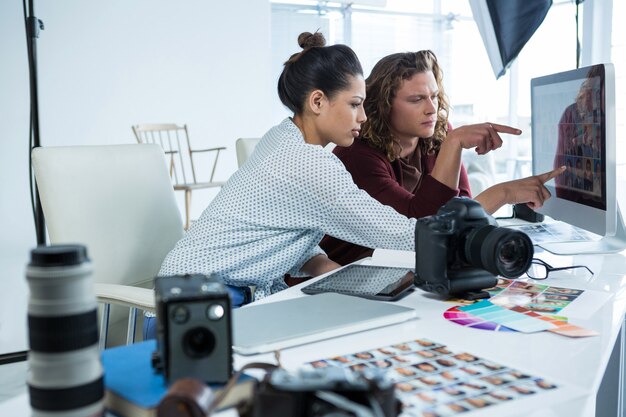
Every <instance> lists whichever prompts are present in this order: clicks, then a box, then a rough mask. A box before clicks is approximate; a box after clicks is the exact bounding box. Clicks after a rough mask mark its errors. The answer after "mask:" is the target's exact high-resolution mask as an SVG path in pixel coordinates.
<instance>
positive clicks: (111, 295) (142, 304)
mask: <svg viewBox="0 0 626 417" xmlns="http://www.w3.org/2000/svg"><path fill="white" fill-rule="evenodd" d="M94 291H95V293H96V297H97V299H98V302H100V303H106V304H115V305H122V306H126V307H131V308H132V307H135V308H138V309H141V310H144V311H151V312H154V290H152V289H148V288H141V287H133V286H130V285H119V284H102V283H96V284H94Z"/></svg>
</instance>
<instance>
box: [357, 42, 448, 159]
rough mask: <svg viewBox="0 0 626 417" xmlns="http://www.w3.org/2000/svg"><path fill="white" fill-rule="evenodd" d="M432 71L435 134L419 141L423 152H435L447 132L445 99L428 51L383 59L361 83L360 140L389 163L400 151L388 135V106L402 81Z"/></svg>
mask: <svg viewBox="0 0 626 417" xmlns="http://www.w3.org/2000/svg"><path fill="white" fill-rule="evenodd" d="M427 71H432V73H433V75H434V76H435V80H436V81H437V87H438V89H439V93H438V95H437V98H438V102H439V104H438V109H437V123H436V124H435V133H434V135H433V136H432V137H430V138H420V141H419V145H418V146H419V147H420V149H421V150H422V152H423V153H428V152H433V151H434V152H438V151H439V148H440V147H441V142H443V139H444V138H445V137H446V134H447V132H448V109H449V105H448V100H447V97H446V95H445V93H444V89H443V72H442V70H441V68H440V67H439V63H438V62H437V57H436V56H435V54H434V53H433V52H432V51H428V50H424V51H418V52H405V53H398V54H392V55H388V56H386V57H384V58H383V59H381V60H380V61H378V62H377V63H376V65H375V66H374V68H373V69H372V73H371V74H370V76H369V77H368V78H367V80H365V84H366V88H367V90H366V91H367V94H366V98H365V102H364V104H363V106H364V107H365V114H367V121H366V122H365V123H364V124H363V130H362V139H363V140H364V141H366V142H367V143H368V144H369V145H370V146H372V147H374V148H376V149H380V150H381V151H383V152H384V153H385V155H386V156H387V158H389V160H390V161H393V160H395V159H396V158H397V157H398V155H399V154H400V151H401V150H402V149H401V147H400V144H399V143H398V141H397V139H396V138H394V136H393V134H392V133H391V117H390V116H391V103H392V102H393V99H394V98H395V97H396V93H397V92H398V89H399V88H400V87H401V85H402V82H404V81H405V80H408V79H410V78H412V77H413V76H414V75H415V74H418V73H422V72H427Z"/></svg>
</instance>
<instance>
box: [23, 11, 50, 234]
mask: <svg viewBox="0 0 626 417" xmlns="http://www.w3.org/2000/svg"><path fill="white" fill-rule="evenodd" d="M24 6H25V5H24ZM33 14H34V6H33V0H29V1H28V16H27V17H26V10H25V13H24V15H25V18H26V22H25V24H26V45H27V48H28V70H29V74H30V77H29V78H30V141H29V145H30V151H31V152H32V150H33V149H34V148H37V147H40V146H41V139H40V135H39V97H38V89H37V38H38V37H39V30H40V29H44V26H43V22H42V21H41V20H39V19H37V18H36V17H35V16H33ZM28 159H29V161H30V154H29V156H28ZM28 166H29V172H28V175H29V178H30V181H31V198H32V195H33V190H32V188H33V185H32V184H33V181H34V180H33V170H32V166H31V163H30V162H29V164H28ZM34 188H35V190H34V195H35V197H34V202H33V206H34V207H33V216H34V221H35V232H36V234H37V245H45V244H46V224H45V219H44V215H43V210H42V208H41V200H40V199H39V190H38V189H37V184H36V183H35V185H34Z"/></svg>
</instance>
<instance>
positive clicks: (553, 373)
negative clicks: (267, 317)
mask: <svg viewBox="0 0 626 417" xmlns="http://www.w3.org/2000/svg"><path fill="white" fill-rule="evenodd" d="M536 256H537V257H540V258H541V259H543V260H545V261H547V262H548V263H550V264H551V265H553V266H567V265H573V264H581V263H582V264H584V265H587V266H588V267H589V268H591V270H592V271H594V273H595V275H594V276H590V275H589V273H587V272H586V271H584V270H582V269H581V270H571V271H564V272H562V273H553V274H551V275H550V278H549V279H548V280H546V281H542V282H541V283H547V284H549V285H553V286H561V287H570V288H578V289H583V290H594V291H598V292H599V295H601V296H603V298H604V300H605V302H604V303H603V304H602V305H600V306H597V309H596V310H595V311H591V313H590V315H589V316H588V317H585V316H586V314H580V312H578V314H577V315H579V316H581V317H570V322H571V323H572V324H575V325H579V326H581V327H584V328H588V329H593V330H596V331H597V332H599V333H600V335H599V336H595V337H588V338H580V339H574V338H568V337H564V336H559V335H555V334H551V333H548V332H539V333H533V334H522V333H508V332H489V331H484V330H476V329H471V328H465V327H462V326H459V325H457V324H455V323H452V322H449V321H447V320H446V319H444V318H443V315H442V314H443V312H444V311H445V310H447V309H448V308H450V307H452V306H453V305H454V304H451V303H446V302H441V301H438V300H436V299H434V298H433V297H431V296H429V295H428V294H427V293H424V292H422V291H420V290H416V291H415V292H414V293H413V294H411V295H409V296H408V297H406V298H404V299H402V300H400V301H399V302H398V303H399V304H401V305H405V306H412V307H414V308H416V309H417V310H418V314H419V316H420V319H419V320H413V321H410V322H406V323H402V324H398V325H394V326H388V327H385V328H380V329H373V330H370V331H367V332H361V333H356V334H352V335H347V336H343V337H340V338H335V339H330V340H326V341H321V342H317V343H312V344H309V345H305V346H300V347H294V348H290V349H285V350H283V351H281V360H282V363H283V365H284V366H285V367H286V368H288V369H295V368H297V367H298V366H299V365H301V364H302V363H304V362H308V361H312V360H315V359H323V358H328V357H332V356H335V355H342V354H348V353H354V352H357V351H362V350H368V349H373V348H377V347H383V346H387V345H391V344H394V343H400V342H404V341H408V340H411V339H415V338H418V337H425V338H428V339H431V340H434V341H436V342H440V343H444V344H447V345H449V346H450V348H451V349H452V350H454V351H459V352H460V351H468V352H470V353H473V354H475V355H477V356H480V357H482V358H485V359H489V360H492V361H494V362H498V363H500V364H503V365H507V366H510V367H513V368H516V369H518V370H521V371H525V372H528V373H530V374H532V375H535V376H541V377H544V378H546V379H548V380H550V381H551V382H555V383H557V384H558V383H562V384H564V386H565V388H564V389H563V390H561V389H560V388H559V389H557V390H555V391H552V392H550V393H542V394H539V395H536V396H530V397H528V398H525V399H521V400H519V399H516V400H514V401H509V402H507V403H503V404H501V405H498V406H495V407H488V408H486V409H484V410H481V411H479V412H472V413H471V415H472V416H473V415H485V416H503V415H507V416H510V415H520V416H535V417H539V416H563V417H566V416H567V417H572V416H581V417H583V416H584V417H587V416H593V415H598V416H609V415H610V416H616V415H618V410H621V389H620V378H621V377H622V376H621V372H618V370H621V368H622V367H621V366H619V364H620V357H619V356H620V355H621V354H622V352H621V349H622V347H623V343H621V335H622V334H623V333H620V331H621V329H622V326H623V322H624V314H625V312H626V257H625V256H624V255H623V254H612V255H603V256H598V255H593V256H591V255H587V256H576V257H565V256H555V255H552V254H550V253H547V252H542V251H541V250H540V249H538V250H537V253H536ZM316 279H321V277H319V278H316ZM310 282H312V281H308V282H306V283H303V284H300V285H298V286H295V287H292V288H289V289H288V290H285V291H282V292H280V293H278V294H274V295H272V296H270V297H268V298H266V299H264V300H261V301H259V302H273V301H279V300H284V299H288V298H294V297H304V296H306V295H304V294H303V293H302V292H301V291H300V288H301V287H302V286H304V285H308V284H309V283H310ZM591 293H592V292H589V294H591ZM563 314H564V315H566V314H565V313H563ZM313 319H314V317H312V320H313ZM285 320H289V317H285ZM618 336H620V339H619V340H618ZM616 342H617V343H616ZM614 347H616V350H615V354H614V355H613V357H612V353H613V352H614V349H613V348H614ZM615 355H617V356H615ZM252 361H269V362H273V355H271V354H264V355H256V356H245V357H244V356H236V358H235V365H236V367H237V368H238V367H240V366H242V365H243V364H245V363H247V362H252ZM605 370H607V372H606V375H605ZM603 380H604V381H603ZM559 391H560V392H559ZM552 393H554V394H553V395H546V394H552ZM532 397H535V398H532ZM596 397H597V398H598V401H597V402H596ZM596 403H597V404H596ZM619 412H620V413H621V411H619ZM462 415H468V414H467V413H463V414H462ZM619 415H621V414H619Z"/></svg>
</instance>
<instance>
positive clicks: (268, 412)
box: [253, 367, 400, 417]
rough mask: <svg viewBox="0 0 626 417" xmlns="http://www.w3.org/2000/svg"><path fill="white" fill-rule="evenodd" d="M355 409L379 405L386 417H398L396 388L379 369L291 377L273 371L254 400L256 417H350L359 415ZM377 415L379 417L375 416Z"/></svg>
mask: <svg viewBox="0 0 626 417" xmlns="http://www.w3.org/2000/svg"><path fill="white" fill-rule="evenodd" d="M346 400H347V401H348V402H349V403H351V406H352V407H355V406H356V407H359V408H361V409H363V407H364V408H366V409H370V410H371V409H372V408H371V407H372V404H371V403H372V402H376V403H377V404H378V405H379V406H380V409H381V410H382V413H383V415H384V416H385V417H396V416H397V415H398V414H399V412H400V402H399V401H398V400H397V399H396V397H395V393H394V384H393V382H391V381H390V380H389V379H388V378H387V377H386V376H385V374H384V372H382V371H380V370H376V369H366V370H364V371H362V372H354V371H351V370H349V369H347V368H339V367H328V368H318V369H314V370H310V371H308V370H300V371H298V372H297V373H291V372H288V371H286V370H285V369H282V368H279V369H276V370H274V371H273V372H272V373H271V374H270V375H269V377H266V378H265V380H263V381H262V382H261V383H260V384H259V386H258V388H257V391H256V394H255V398H254V410H253V417H263V416H301V417H322V416H331V415H332V416H336V417H344V416H345V417H348V416H355V415H362V414H358V413H356V412H353V411H354V408H353V410H352V412H351V411H350V405H349V406H345V405H344V404H345V402H346ZM376 415H378V414H376Z"/></svg>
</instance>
